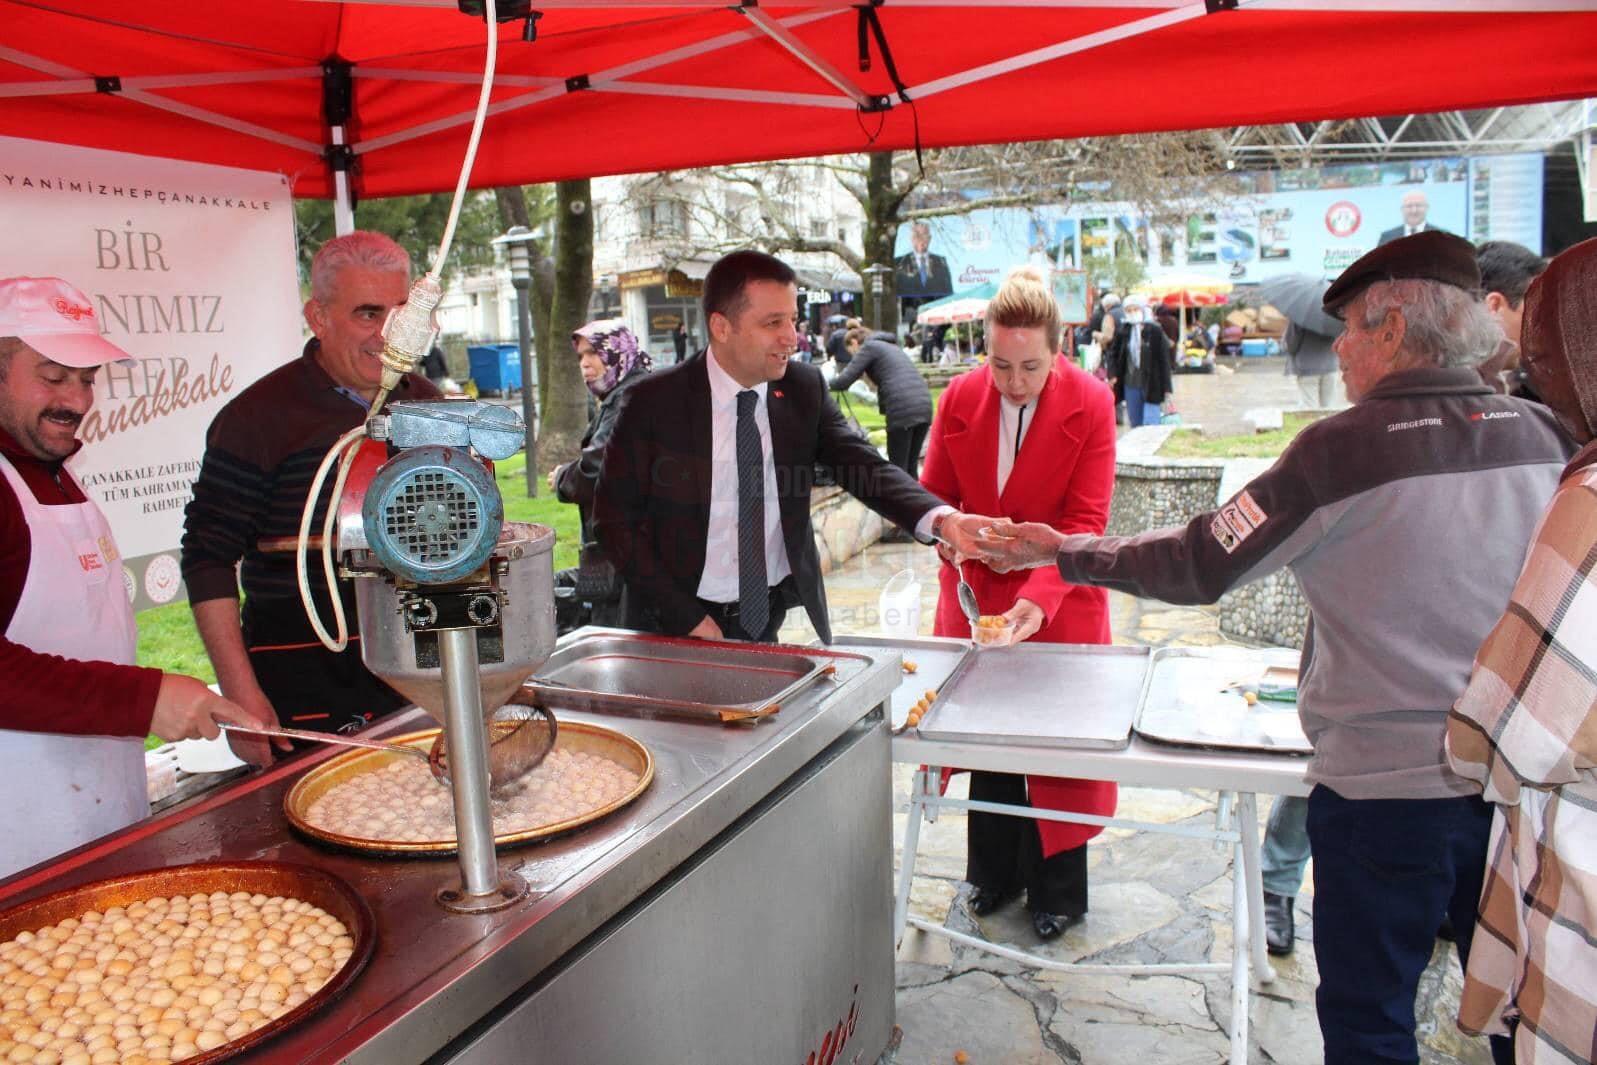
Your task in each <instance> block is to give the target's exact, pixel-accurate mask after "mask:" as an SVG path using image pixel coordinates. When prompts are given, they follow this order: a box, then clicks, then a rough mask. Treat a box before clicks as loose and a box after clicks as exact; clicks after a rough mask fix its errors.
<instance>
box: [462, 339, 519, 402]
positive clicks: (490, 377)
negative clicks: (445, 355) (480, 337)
mask: <svg viewBox="0 0 1597 1065" xmlns="http://www.w3.org/2000/svg"><path fill="white" fill-rule="evenodd" d="M466 362H467V364H468V366H469V367H470V370H471V379H472V380H473V381H475V382H477V391H478V393H480V394H482V395H507V394H509V393H510V392H512V391H514V390H517V389H519V388H521V349H520V348H519V347H518V346H516V345H515V344H473V345H471V346H470V347H468V348H467V349H466Z"/></svg>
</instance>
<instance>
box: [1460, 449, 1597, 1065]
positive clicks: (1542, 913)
mask: <svg viewBox="0 0 1597 1065" xmlns="http://www.w3.org/2000/svg"><path fill="white" fill-rule="evenodd" d="M1594 457H1597V448H1594V447H1588V448H1587V449H1586V451H1585V452H1583V453H1582V454H1581V456H1580V457H1579V458H1578V459H1577V461H1576V462H1575V463H1573V464H1571V468H1572V469H1575V470H1576V472H1574V473H1572V474H1570V475H1569V476H1567V477H1566V478H1565V479H1564V481H1563V483H1562V484H1561V485H1560V486H1559V489H1558V493H1557V494H1556V495H1555V496H1554V497H1553V499H1552V502H1551V503H1549V504H1548V508H1547V512H1546V514H1545V515H1544V516H1543V518H1542V523H1541V526H1540V528H1539V529H1538V530H1537V532H1536V537H1535V539H1534V540H1533V541H1532V542H1531V546H1530V551H1529V553H1528V554H1527V556H1526V559H1525V568H1524V570H1523V572H1521V573H1520V576H1519V582H1518V583H1517V584H1516V585H1515V586H1514V593H1513V596H1512V598H1511V599H1510V601H1509V604H1508V610H1507V612H1506V613H1504V614H1503V617H1502V619H1501V620H1500V621H1499V622H1498V623H1497V627H1496V628H1495V629H1493V630H1492V634H1491V635H1490V636H1489V637H1487V639H1486V642H1485V644H1483V645H1482V646H1481V650H1480V654H1479V655H1478V656H1477V658H1476V660H1475V669H1474V672H1473V673H1472V674H1471V676H1470V682H1469V687H1468V689H1467V690H1466V691H1465V692H1464V696H1463V698H1461V699H1460V700H1459V701H1458V703H1457V705H1455V706H1454V708H1453V712H1452V714H1451V716H1450V718H1449V720H1448V726H1447V749H1448V758H1449V759H1450V760H1451V762H1452V765H1453V769H1454V771H1456V772H1457V773H1459V774H1460V775H1461V776H1465V777H1469V778H1471V779H1474V780H1478V781H1480V782H1481V783H1482V785H1483V788H1484V792H1485V797H1486V798H1487V799H1488V800H1489V801H1491V802H1494V803H1496V804H1497V813H1496V817H1495V818H1494V819H1493V823H1492V838H1491V843H1490V845H1489V848H1488V852H1487V853H1488V855H1489V858H1488V860H1489V863H1490V866H1489V868H1488V869H1487V877H1486V884H1485V887H1484V889H1483V890H1482V892H1481V904H1480V923H1479V924H1478V925H1477V926H1476V934H1475V941H1474V945H1473V947H1472V949H1471V951H1470V959H1469V971H1468V972H1467V973H1466V974H1465V982H1464V993H1463V996H1462V998H1461V1000H1460V1003H1459V1018H1458V1019H1459V1026H1460V1027H1461V1028H1463V1029H1464V1030H1465V1031H1466V1032H1471V1033H1476V1034H1479V1033H1482V1032H1493V1033H1501V1032H1504V1031H1506V1030H1507V1029H1506V1026H1505V1024H1504V1020H1505V1018H1510V1017H1513V1016H1515V1015H1518V1017H1519V1019H1520V1024H1519V1032H1518V1036H1517V1043H1518V1047H1517V1053H1518V1058H1517V1060H1518V1062H1519V1063H1520V1065H1527V1063H1532V1065H1534V1063H1540V1062H1558V1063H1559V1065H1567V1063H1568V1062H1572V1061H1580V1062H1590V1061H1592V1060H1593V1057H1594V1054H1597V465H1591V464H1590V463H1591V462H1592V460H1593V458H1594ZM1582 460H1584V462H1585V463H1587V464H1586V465H1585V468H1584V469H1580V468H1579V467H1580V466H1581V465H1582Z"/></svg>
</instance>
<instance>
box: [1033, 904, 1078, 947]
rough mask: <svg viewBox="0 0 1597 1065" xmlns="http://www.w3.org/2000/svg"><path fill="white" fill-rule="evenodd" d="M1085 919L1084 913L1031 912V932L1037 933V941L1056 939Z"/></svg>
mask: <svg viewBox="0 0 1597 1065" xmlns="http://www.w3.org/2000/svg"><path fill="white" fill-rule="evenodd" d="M1086 919H1087V915H1086V914H1084V913H1077V914H1069V913H1044V912H1042V911H1041V910H1033V911H1032V913H1031V930H1032V931H1033V932H1036V933H1037V938H1038V939H1043V940H1048V939H1058V938H1059V937H1060V936H1062V935H1064V934H1065V930H1066V929H1068V928H1074V927H1075V926H1076V925H1078V924H1080V923H1081V922H1082V921H1084V920H1086Z"/></svg>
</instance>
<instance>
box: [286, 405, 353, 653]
mask: <svg viewBox="0 0 1597 1065" xmlns="http://www.w3.org/2000/svg"><path fill="white" fill-rule="evenodd" d="M365 436H366V426H365V425H358V426H356V427H355V428H353V429H351V430H350V431H349V432H347V433H345V434H344V435H343V436H341V437H339V438H338V442H337V443H335V444H334V445H333V446H332V447H330V448H328V450H327V454H326V455H325V456H324V457H323V458H322V464H321V465H320V466H318V467H317V468H316V477H315V478H314V479H313V480H312V481H311V490H310V495H308V496H307V497H306V498H305V509H304V510H302V511H301V512H300V516H299V541H298V543H297V544H296V545H295V548H294V576H295V578H296V579H297V580H298V581H299V601H300V603H301V605H303V606H304V607H305V616H306V617H307V618H309V619H310V623H311V628H312V629H314V630H315V632H316V638H317V639H318V640H321V641H322V646H323V647H325V648H327V649H328V650H329V651H332V652H333V653H335V654H336V653H338V652H340V651H342V650H343V649H344V648H346V647H348V646H349V623H348V621H346V620H345V618H344V598H343V596H341V595H340V594H339V592H338V579H337V574H335V573H334V572H333V540H332V535H331V533H330V532H328V531H324V533H323V537H322V573H323V575H324V576H325V577H326V578H327V591H328V594H329V595H330V596H331V597H332V600H333V619H334V622H335V627H336V628H337V629H338V637H337V638H336V639H335V638H334V637H332V636H329V635H328V634H327V630H326V629H325V628H324V627H323V626H322V617H321V613H320V612H319V611H318V610H317V609H316V601H315V600H314V599H312V598H311V581H310V570H309V569H307V568H306V564H305V563H306V558H305V555H306V547H307V545H308V544H309V542H310V533H311V521H312V520H314V518H315V517H316V500H317V499H318V498H319V497H320V496H321V494H322V484H323V482H325V481H326V480H327V471H328V470H330V469H332V466H333V463H334V462H335V461H337V460H338V458H339V456H340V455H342V454H343V453H344V452H345V451H346V450H347V451H348V452H349V454H350V455H351V456H353V455H354V454H355V452H356V451H358V450H359V449H360V441H361V440H363V439H365ZM348 472H349V463H348V462H345V463H344V464H343V465H341V466H340V467H339V472H338V479H337V481H336V483H335V484H334V487H333V496H332V498H331V499H330V500H328V503H327V518H328V520H327V522H326V524H325V525H324V529H325V530H331V529H332V524H333V522H334V521H336V520H337V516H338V498H339V495H340V494H341V491H342V489H343V484H344V477H345V475H346V474H347V473H348Z"/></svg>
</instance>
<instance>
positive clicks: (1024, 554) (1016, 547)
mask: <svg viewBox="0 0 1597 1065" xmlns="http://www.w3.org/2000/svg"><path fill="white" fill-rule="evenodd" d="M950 520H952V519H950ZM983 521H984V522H986V527H985V528H984V529H983V530H982V535H981V536H979V537H978V538H976V540H975V542H974V544H973V545H972V550H970V551H969V552H968V554H969V556H970V557H971V558H974V559H975V560H976V561H978V562H980V563H981V564H982V565H984V566H986V567H987V568H988V569H990V570H992V571H993V572H995V573H1009V572H1010V571H1012V570H1017V569H1036V568H1037V567H1039V566H1051V565H1053V564H1054V561H1055V560H1056V559H1057V558H1058V556H1059V549H1060V548H1061V547H1062V546H1063V544H1064V540H1065V537H1064V534H1063V533H1060V532H1057V531H1056V530H1055V529H1054V528H1053V527H1052V526H1051V525H1044V524H1043V523H1042V522H1039V521H1028V522H1022V523H1020V524H1016V523H1015V522H1012V521H1010V520H1009V519H1008V518H996V519H991V520H989V519H983Z"/></svg>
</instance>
